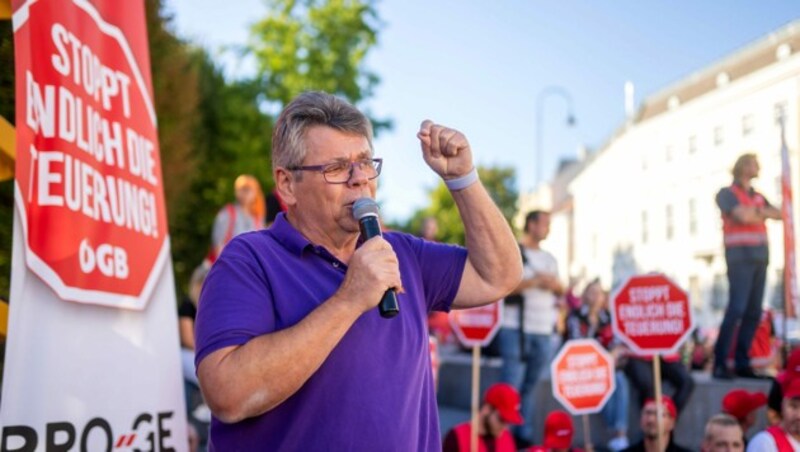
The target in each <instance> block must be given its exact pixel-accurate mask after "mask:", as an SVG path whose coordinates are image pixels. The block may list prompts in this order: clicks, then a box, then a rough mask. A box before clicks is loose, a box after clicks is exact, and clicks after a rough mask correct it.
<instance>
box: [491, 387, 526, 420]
mask: <svg viewBox="0 0 800 452" xmlns="http://www.w3.org/2000/svg"><path fill="white" fill-rule="evenodd" d="M483 401H484V403H488V404H489V405H491V406H493V407H494V408H495V409H496V410H497V412H498V413H500V419H502V420H503V421H504V422H507V423H509V424H516V425H519V424H522V422H523V421H522V414H520V412H519V405H520V397H519V393H518V392H517V390H516V389H514V387H513V386H511V385H510V384H507V383H496V384H493V385H492V386H490V387H489V389H487V390H486V395H485V396H484V397H483Z"/></svg>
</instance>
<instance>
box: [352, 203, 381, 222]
mask: <svg viewBox="0 0 800 452" xmlns="http://www.w3.org/2000/svg"><path fill="white" fill-rule="evenodd" d="M379 213H380V208H379V207H378V203H377V202H375V200H374V199H372V198H360V199H357V200H356V202H354V203H353V218H355V219H356V220H361V219H362V218H364V217H368V216H374V217H377V216H378V214H379Z"/></svg>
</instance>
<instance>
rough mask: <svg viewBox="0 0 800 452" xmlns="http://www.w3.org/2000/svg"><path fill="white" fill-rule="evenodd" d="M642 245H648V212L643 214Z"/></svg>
mask: <svg viewBox="0 0 800 452" xmlns="http://www.w3.org/2000/svg"><path fill="white" fill-rule="evenodd" d="M642 243H647V212H644V211H643V212H642Z"/></svg>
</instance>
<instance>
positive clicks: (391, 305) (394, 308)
mask: <svg viewBox="0 0 800 452" xmlns="http://www.w3.org/2000/svg"><path fill="white" fill-rule="evenodd" d="M378 311H380V313H381V317H383V318H384V319H391V318H392V317H394V316H396V315H397V314H399V313H400V306H398V305H397V293H396V292H395V290H394V289H389V290H387V291H386V292H384V294H383V298H381V303H380V304H379V305H378Z"/></svg>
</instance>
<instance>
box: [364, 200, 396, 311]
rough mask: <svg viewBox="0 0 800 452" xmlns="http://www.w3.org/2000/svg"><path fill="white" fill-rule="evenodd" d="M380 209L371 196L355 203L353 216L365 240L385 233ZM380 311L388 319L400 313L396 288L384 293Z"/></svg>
mask: <svg viewBox="0 0 800 452" xmlns="http://www.w3.org/2000/svg"><path fill="white" fill-rule="evenodd" d="M378 211H379V208H378V203H376V202H375V201H374V200H372V199H371V198H361V199H358V200H356V202H355V203H353V218H355V219H356V220H358V225H359V228H360V229H361V235H362V236H363V237H364V240H369V239H371V238H373V237H378V236H382V235H383V234H381V225H380V222H379V221H378ZM378 311H380V313H381V317H383V318H386V319H391V318H392V317H394V316H396V315H397V314H399V313H400V307H399V306H398V304H397V293H396V291H395V290H394V289H389V290H387V291H386V292H385V293H384V294H383V298H381V302H380V304H378Z"/></svg>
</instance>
